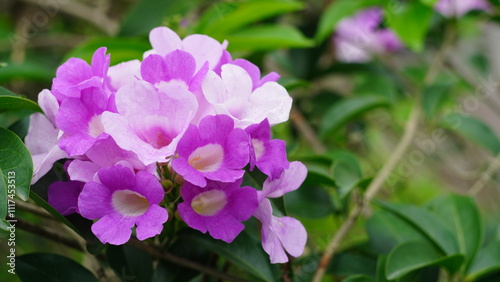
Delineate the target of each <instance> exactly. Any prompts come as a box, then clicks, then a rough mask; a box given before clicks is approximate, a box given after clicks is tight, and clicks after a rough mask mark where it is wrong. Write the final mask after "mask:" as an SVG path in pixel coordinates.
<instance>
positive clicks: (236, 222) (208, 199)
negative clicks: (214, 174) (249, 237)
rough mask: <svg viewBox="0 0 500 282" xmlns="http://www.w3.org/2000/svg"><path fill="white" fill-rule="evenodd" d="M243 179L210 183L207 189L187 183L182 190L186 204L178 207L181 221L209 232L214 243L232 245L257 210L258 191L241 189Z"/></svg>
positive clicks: (246, 188) (249, 188)
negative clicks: (221, 242)
mask: <svg viewBox="0 0 500 282" xmlns="http://www.w3.org/2000/svg"><path fill="white" fill-rule="evenodd" d="M240 185H241V179H240V180H238V181H236V182H233V183H222V182H216V181H208V183H207V186H206V187H205V188H201V187H198V186H195V185H193V184H191V183H189V182H185V183H184V185H182V187H181V195H182V199H183V200H184V202H183V203H180V204H179V206H178V210H179V213H180V215H181V217H182V219H183V220H184V221H185V222H186V223H187V225H188V226H189V227H191V228H194V229H196V230H199V231H201V232H203V233H206V232H207V231H208V232H209V233H210V236H212V237H214V238H215V239H221V240H223V241H225V242H227V243H231V242H232V241H233V240H234V238H236V236H238V234H239V233H240V232H241V231H242V230H243V229H244V228H245V226H244V225H243V224H242V223H241V222H242V221H245V220H247V219H249V218H250V217H251V216H252V214H253V213H254V211H255V209H256V208H257V205H258V202H257V191H256V190H255V189H253V188H251V187H241V188H240Z"/></svg>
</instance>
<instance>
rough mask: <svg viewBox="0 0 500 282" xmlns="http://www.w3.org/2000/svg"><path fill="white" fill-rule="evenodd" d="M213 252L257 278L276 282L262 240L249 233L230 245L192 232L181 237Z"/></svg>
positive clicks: (243, 234) (237, 238)
mask: <svg viewBox="0 0 500 282" xmlns="http://www.w3.org/2000/svg"><path fill="white" fill-rule="evenodd" d="M180 236H182V237H183V238H185V239H187V240H190V241H192V242H193V243H196V244H197V245H198V246H200V247H203V248H206V249H208V250H210V251H212V252H215V253H217V254H219V255H220V256H223V257H225V258H226V259H228V260H229V261H231V262H232V263H234V264H235V265H237V266H239V267H241V268H243V269H245V270H246V271H248V272H249V273H250V274H252V275H254V276H255V277H257V278H259V279H262V280H264V281H274V274H273V270H272V266H271V264H270V263H269V256H268V255H267V254H266V253H265V252H264V250H263V249H262V246H261V244H260V240H257V238H254V237H252V235H250V234H248V233H247V232H245V231H243V232H241V233H240V234H239V235H238V237H236V239H234V241H233V242H232V243H230V244H227V243H225V242H223V241H220V240H214V239H213V238H212V237H210V236H208V235H206V234H205V235H202V234H200V233H194V232H190V233H187V234H182V235H180Z"/></svg>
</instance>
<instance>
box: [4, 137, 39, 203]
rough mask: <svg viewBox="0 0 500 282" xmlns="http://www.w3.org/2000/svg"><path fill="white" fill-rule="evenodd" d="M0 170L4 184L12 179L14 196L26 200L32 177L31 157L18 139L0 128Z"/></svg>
mask: <svg viewBox="0 0 500 282" xmlns="http://www.w3.org/2000/svg"><path fill="white" fill-rule="evenodd" d="M0 169H1V170H2V171H3V177H4V180H5V182H6V183H9V184H10V182H12V181H10V182H9V181H7V180H8V179H14V182H15V183H13V184H12V185H15V186H16V188H15V189H16V195H17V196H19V198H21V199H22V200H23V201H26V200H28V198H29V194H30V182H31V178H32V177H33V161H32V160H31V155H30V153H29V151H28V149H27V148H26V146H24V144H23V142H22V141H21V139H19V137H18V136H17V135H16V134H15V133H13V132H12V131H10V130H8V129H5V128H0Z"/></svg>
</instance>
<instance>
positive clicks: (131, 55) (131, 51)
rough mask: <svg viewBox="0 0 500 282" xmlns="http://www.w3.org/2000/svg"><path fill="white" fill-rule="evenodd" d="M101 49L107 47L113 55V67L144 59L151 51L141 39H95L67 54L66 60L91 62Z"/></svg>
mask: <svg viewBox="0 0 500 282" xmlns="http://www.w3.org/2000/svg"><path fill="white" fill-rule="evenodd" d="M100 47H106V48H107V54H111V58H110V59H111V65H115V64H118V63H121V62H125V61H130V60H135V59H142V55H143V54H144V52H146V51H148V50H150V49H151V45H149V42H148V41H147V40H144V39H139V38H109V37H103V38H93V39H90V40H89V41H87V42H85V43H83V44H82V45H80V46H79V47H77V48H75V49H73V50H71V52H69V53H68V54H66V60H67V59H69V58H71V57H76V58H81V59H84V60H85V61H87V62H90V61H91V60H92V55H93V54H94V52H95V51H96V50H97V49H99V48H100Z"/></svg>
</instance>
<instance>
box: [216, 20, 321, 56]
mask: <svg viewBox="0 0 500 282" xmlns="http://www.w3.org/2000/svg"><path fill="white" fill-rule="evenodd" d="M216 38H217V37H216ZM219 39H224V38H219ZM225 39H227V40H228V41H229V46H228V49H229V50H230V51H262V50H275V49H282V48H306V47H311V46H313V45H314V42H313V41H312V40H311V39H309V38H306V37H305V36H304V35H303V34H302V33H300V31H299V30H297V29H296V28H295V27H293V26H286V25H260V26H256V27H249V28H246V29H243V30H241V31H238V32H235V33H232V34H231V35H227V36H225Z"/></svg>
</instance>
